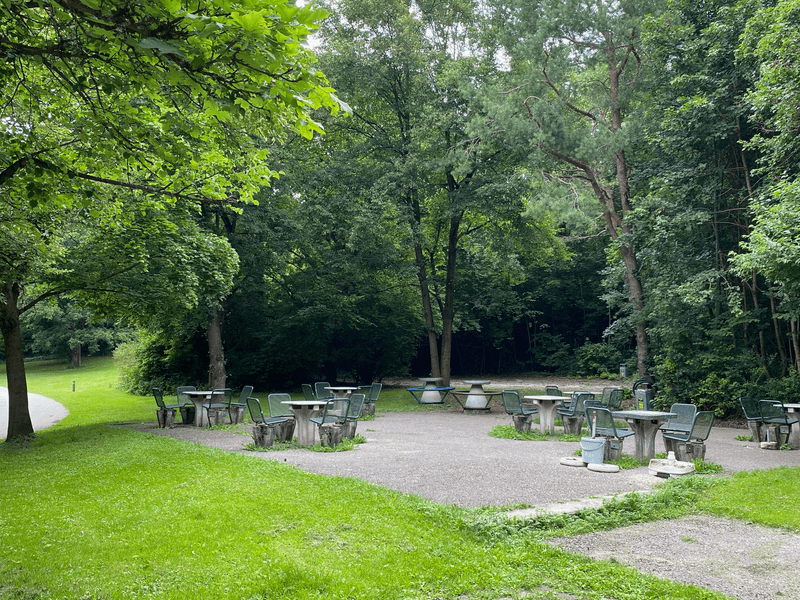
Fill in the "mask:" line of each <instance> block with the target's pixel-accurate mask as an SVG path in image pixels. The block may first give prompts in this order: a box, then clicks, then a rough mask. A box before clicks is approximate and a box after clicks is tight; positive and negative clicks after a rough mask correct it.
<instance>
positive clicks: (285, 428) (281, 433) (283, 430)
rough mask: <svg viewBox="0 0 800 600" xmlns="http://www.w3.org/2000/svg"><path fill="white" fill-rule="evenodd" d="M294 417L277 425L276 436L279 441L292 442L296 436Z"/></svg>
mask: <svg viewBox="0 0 800 600" xmlns="http://www.w3.org/2000/svg"><path fill="white" fill-rule="evenodd" d="M294 425H295V423H294V419H287V420H286V421H284V422H283V423H278V424H277V425H275V436H276V438H277V440H278V441H279V442H291V441H292V438H293V437H294Z"/></svg>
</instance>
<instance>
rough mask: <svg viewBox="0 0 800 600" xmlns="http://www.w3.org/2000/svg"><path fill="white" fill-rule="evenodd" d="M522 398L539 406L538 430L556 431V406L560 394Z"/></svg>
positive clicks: (559, 399)
mask: <svg viewBox="0 0 800 600" xmlns="http://www.w3.org/2000/svg"><path fill="white" fill-rule="evenodd" d="M522 399H523V400H530V401H531V402H533V403H534V404H536V405H537V406H538V407H539V432H540V433H547V432H550V434H551V435H554V434H555V432H556V407H557V406H559V405H560V404H561V400H562V399H563V397H562V396H544V395H543V396H523V397H522Z"/></svg>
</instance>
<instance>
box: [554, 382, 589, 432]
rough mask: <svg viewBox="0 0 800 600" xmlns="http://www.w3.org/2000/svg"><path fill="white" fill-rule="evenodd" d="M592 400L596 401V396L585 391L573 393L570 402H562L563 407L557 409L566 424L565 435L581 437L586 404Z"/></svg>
mask: <svg viewBox="0 0 800 600" xmlns="http://www.w3.org/2000/svg"><path fill="white" fill-rule="evenodd" d="M592 400H594V394H593V393H591V392H585V391H578V392H572V395H571V396H570V398H569V402H566V403H565V402H564V401H563V400H562V404H561V407H560V408H557V409H556V413H557V414H558V415H559V416H560V417H561V422H562V423H563V424H564V433H571V434H575V435H580V433H581V427H582V426H583V419H584V417H585V416H586V415H585V414H584V404H585V403H586V402H590V401H592ZM590 404H591V402H590Z"/></svg>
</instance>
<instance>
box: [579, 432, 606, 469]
mask: <svg viewBox="0 0 800 600" xmlns="http://www.w3.org/2000/svg"><path fill="white" fill-rule="evenodd" d="M605 450H606V438H590V437H584V438H581V460H583V462H585V463H586V464H587V465H589V464H591V465H601V464H603V454H604V453H605Z"/></svg>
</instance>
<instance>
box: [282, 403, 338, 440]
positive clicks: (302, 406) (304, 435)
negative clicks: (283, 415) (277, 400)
mask: <svg viewBox="0 0 800 600" xmlns="http://www.w3.org/2000/svg"><path fill="white" fill-rule="evenodd" d="M281 404H286V405H287V406H288V407H289V408H291V409H292V412H293V413H294V422H295V431H296V432H297V443H298V445H300V446H313V445H314V443H315V442H316V435H317V426H316V425H315V424H314V423H312V422H311V417H316V416H318V415H319V414H320V413H321V412H322V411H323V410H324V409H325V405H326V404H327V402H326V401H325V400H283V401H282V402H281Z"/></svg>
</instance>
